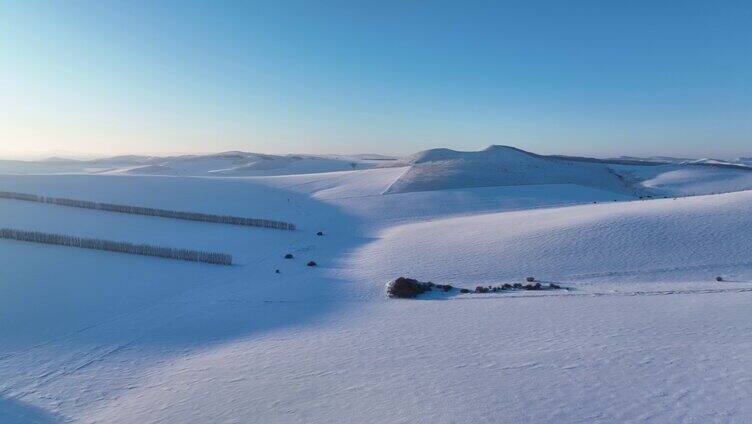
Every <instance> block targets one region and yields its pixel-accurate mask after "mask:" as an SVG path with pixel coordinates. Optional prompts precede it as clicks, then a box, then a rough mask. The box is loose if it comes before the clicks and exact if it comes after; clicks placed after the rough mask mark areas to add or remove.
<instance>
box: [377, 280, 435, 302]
mask: <svg viewBox="0 0 752 424" xmlns="http://www.w3.org/2000/svg"><path fill="white" fill-rule="evenodd" d="M429 284H430V285H429ZM431 286H433V284H432V283H424V282H421V281H418V280H415V279H412V278H405V277H399V278H397V279H396V280H394V281H392V282H390V283H389V285H388V286H387V288H386V293H387V295H388V296H389V297H394V298H399V299H412V298H414V297H416V296H418V295H419V294H422V293H425V292H427V291H431Z"/></svg>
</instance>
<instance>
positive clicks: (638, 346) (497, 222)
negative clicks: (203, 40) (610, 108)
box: [0, 149, 752, 423]
mask: <svg viewBox="0 0 752 424" xmlns="http://www.w3.org/2000/svg"><path fill="white" fill-rule="evenodd" d="M491 152H492V153H491V155H492V156H493V155H496V156H498V157H499V160H500V161H505V160H508V164H509V168H510V169H511V168H514V171H513V172H512V174H514V175H516V177H515V178H511V179H508V180H505V181H497V182H502V183H504V184H490V185H489V186H478V185H477V184H475V182H476V181H478V180H474V179H473V178H476V176H473V175H475V174H473V172H477V173H479V174H478V175H485V174H483V173H484V172H486V168H483V166H485V165H483V164H489V163H491V164H493V163H495V162H494V161H488V160H486V159H487V158H486V159H479V160H476V159H474V158H472V156H471V159H470V160H469V161H466V160H465V159H464V158H463V159H461V160H460V161H455V160H454V159H449V162H451V163H447V162H446V158H447V157H450V158H452V157H454V156H455V155H454V153H452V152H446V151H439V152H437V153H434V154H431V155H420V156H421V158H420V159H417V160H416V159H415V158H413V159H412V160H413V161H414V162H415V163H412V162H409V161H408V162H405V161H401V162H399V163H398V164H399V165H401V166H390V167H374V168H373V169H363V170H356V171H349V170H348V171H344V170H338V171H336V172H318V171H321V170H323V168H322V169H318V170H317V171H316V172H315V173H309V174H300V173H295V172H294V171H292V170H290V173H289V174H287V175H282V174H280V175H267V176H252V177H247V176H243V177H237V176H235V177H216V176H215V177H205V176H200V177H191V176H139V175H122V172H119V171H118V172H116V174H118V175H86V174H77V175H61V174H57V175H18V173H16V172H13V174H14V175H1V176H0V190H7V191H17V192H28V193H35V194H40V195H45V196H60V197H70V198H77V199H84V200H96V201H102V202H112V203H123V204H134V205H140V206H149V207H158V208H169V209H178V210H186V211H197V212H207V213H228V214H233V215H243V216H258V217H263V218H270V219H281V220H286V221H291V222H294V223H296V224H297V225H298V228H299V230H298V231H277V230H270V229H260V228H245V227H237V226H230V225H220V224H211V223H202V222H190V221H177V220H168V219H162V218H157V217H148V216H132V215H126V214H112V213H107V212H103V211H96V210H84V209H76V208H66V207H60V206H56V205H50V204H38V203H30V202H22V201H15V200H8V199H0V224H2V226H4V227H14V228H23V229H33V230H41V231H53V232H60V233H65V234H77V235H85V236H91V237H98V238H108V239H117V240H125V241H133V242H138V241H140V242H147V243H153V244H163V245H167V246H173V247H187V248H194V249H207V250H220V251H226V252H227V253H230V254H232V255H233V256H234V257H235V259H236V260H237V261H238V263H239V265H237V266H231V267H218V266H212V265H207V264H197V263H183V262H180V261H169V260H163V259H159V258H149V257H140V256H132V255H121V254H117V253H111V252H98V251H90V250H83V249H74V248H66V247H61V246H46V245H38V244H31V243H22V242H15V241H8V240H0V258H2V263H0V422H2V423H26V422H39V423H58V422H76V423H79V422H80V423H133V422H164V423H204V422H264V423H289V422H300V423H309V422H384V423H387V422H388V423H393V422H437V423H444V422H446V423H450V422H478V423H482V422H489V423H497V422H550V423H561V422H747V421H749V420H750V419H752V407H750V406H749V402H746V400H747V399H748V398H749V397H750V395H752V384H750V382H751V381H752V366H750V365H752V363H751V362H752V331H751V330H752V323H750V321H749V319H748V317H749V309H750V306H752V285H750V282H752V259H750V258H749V257H748V252H749V251H752V191H743V190H744V189H745V188H747V186H746V184H747V183H748V180H746V179H745V177H744V175H746V174H745V173H744V172H746V171H743V170H737V169H730V168H718V167H713V166H708V165H680V164H666V165H650V166H635V165H628V164H611V163H605V164H604V163H600V162H578V161H575V160H563V161H562V160H558V159H556V160H555V159H551V158H548V157H538V156H537V155H529V154H527V153H525V152H520V151H516V150H501V151H499V150H498V149H491ZM230 156H233V155H230ZM230 156H228V157H227V158H221V159H218V162H217V163H212V164H210V165H211V166H210V167H205V166H203V165H206V164H207V163H206V162H205V161H204V160H203V159H201V160H200V161H199V162H202V164H203V165H202V166H201V167H200V168H201V169H208V168H213V169H215V170H216V169H230V167H225V168H219V167H216V166H218V165H223V166H225V165H227V163H228V161H232V160H235V159H231V158H229V157H230ZM372 158H373V159H374V160H377V159H376V157H375V156H373V157H372ZM505 158H506V159H505ZM143 160H152V159H150V158H146V159H144V158H131V161H130V162H131V163H129V164H128V165H129V166H133V163H132V162H133V161H143ZM220 162H222V163H220ZM389 162H390V164H391V161H389ZM439 162H441V163H443V165H441V166H438V167H434V165H431V167H432V168H431V173H432V174H431V175H433V177H431V178H429V177H428V174H424V173H423V171H424V169H418V168H416V164H421V163H432V164H436V163H439ZM301 163H302V162H301ZM317 163H323V162H317ZM469 163H472V165H473V166H476V165H479V164H480V165H483V166H481V167H476V168H473V167H472V166H466V165H468V164H469ZM505 163H506V162H505ZM155 164H156V163H155ZM155 164H152V165H155ZM91 165H92V164H90V163H89V164H87V165H86V166H91ZM215 165H216V166H215ZM444 165H447V167H448V168H447V167H445V166H444ZM50 166H51V167H52V166H58V165H50ZM124 166H125V165H124ZM237 166H244V165H243V164H240V165H237ZM327 166H328V165H327ZM489 166H490V165H489ZM494 166H495V165H494ZM538 166H543V168H537V167H538ZM455 167H458V168H456V169H459V171H457V172H455V170H454V169H455ZM605 167H608V169H610V171H609V170H604V169H605ZM197 169H198V168H197ZM275 169H277V170H279V169H278V168H275ZM447 169H450V170H449V171H448V170H447ZM473 169H475V170H476V171H473ZM488 169H490V168H488ZM526 170H527V171H526ZM585 170H590V171H592V173H591V174H590V178H589V179H587V180H585V179H584V178H585V176H586V175H587V172H590V171H587V172H586V171H585ZM418 171H420V172H419V173H418V174H416V172H418ZM434 171H436V172H434ZM570 171H571V172H570ZM61 172H63V173H67V172H69V171H68V170H65V171H61ZM72 172H76V171H72ZM201 172H204V171H201ZM207 172H208V171H207ZM275 172H277V171H275ZM280 172H282V171H280ZM601 172H603V173H601ZM533 173H539V174H540V175H543V177H541V176H540V175H535V176H534V175H528V174H533ZM614 173H615V174H618V175H621V176H622V177H623V178H624V180H621V179H620V178H617V180H618V184H621V186H619V185H618V184H617V182H615V181H616V180H611V179H610V178H611V177H608V175H610V176H613V175H614ZM419 174H420V175H419ZM202 175H203V174H202ZM467 175H471V176H473V178H465V176H467ZM577 176H581V177H582V178H583V179H582V180H579V179H575V177H577ZM601 176H604V178H605V180H604V179H601ZM517 177H519V178H517ZM577 178H580V177H577ZM431 181H433V183H431ZM604 181H605V182H604ZM417 182H420V184H421V185H411V184H413V183H416V184H417ZM575 182H580V184H575ZM625 182H626V183H625ZM612 183H613V184H616V185H613V184H612ZM625 184H626V185H625ZM419 186H420V187H423V188H428V189H427V190H420V191H414V189H415V188H417V187H419ZM624 187H628V188H629V189H628V190H625V189H623V188H624ZM641 190H645V191H644V192H643V191H641ZM707 191H712V192H716V191H718V192H721V191H726V192H727V193H723V194H712V195H698V196H692V197H679V198H677V199H673V198H668V199H650V200H648V199H644V200H640V199H639V198H638V197H637V195H638V194H640V193H653V194H655V195H658V193H663V194H665V195H669V194H681V193H685V194H699V193H700V192H707ZM320 230H321V231H323V232H324V236H317V235H316V234H315V233H316V232H317V231H320ZM286 253H293V254H294V255H295V259H293V260H287V259H284V258H283V256H284V254H286ZM308 260H315V261H316V262H317V263H318V264H319V266H318V267H315V268H311V267H306V266H305V262H307V261H308ZM276 269H279V270H280V273H279V274H276V273H275V272H274V271H275V270H276ZM403 275H404V276H408V277H413V278H419V279H421V280H431V281H433V282H435V283H452V284H454V285H456V286H461V287H468V288H474V287H475V286H476V285H480V284H499V283H503V282H520V281H522V280H523V279H524V278H525V277H526V276H529V275H532V276H535V277H537V278H538V279H540V280H542V281H544V282H545V281H555V282H558V283H561V284H562V285H565V286H566V287H568V288H570V290H567V291H547V292H540V293H536V292H515V293H504V294H498V293H497V294H494V293H489V294H483V295H476V294H466V295H459V294H458V293H457V292H456V291H455V292H451V293H448V294H444V293H442V294H439V293H434V294H432V295H430V296H423V297H422V298H419V299H417V300H395V299H387V298H385V296H384V292H383V289H384V286H385V284H386V283H387V282H388V281H389V280H391V279H394V278H396V277H398V276H403ZM718 275H720V276H723V277H724V280H725V281H723V282H721V283H718V282H715V277H716V276H718Z"/></svg>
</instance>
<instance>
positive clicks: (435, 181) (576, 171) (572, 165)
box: [386, 146, 752, 196]
mask: <svg viewBox="0 0 752 424" xmlns="http://www.w3.org/2000/svg"><path fill="white" fill-rule="evenodd" d="M400 163H401V164H403V165H406V166H408V167H409V169H408V170H407V171H406V172H405V173H404V175H402V176H401V177H400V178H399V179H398V180H396V181H395V182H394V184H392V186H391V187H389V189H388V190H387V191H386V192H387V193H406V192H415V191H430V190H445V189H457V188H469V187H489V186H520V185H536V184H577V185H580V186H584V187H592V188H596V189H600V190H607V191H611V192H614V193H619V194H627V195H634V196H685V195H697V194H709V193H719V192H727V191H737V190H747V189H750V188H752V168H747V167H742V166H733V165H729V164H726V163H713V162H708V161H699V162H687V163H680V164H674V163H662V162H641V161H634V160H623V159H620V160H616V159H611V160H601V159H591V158H578V157H567V156H541V155H536V154H533V153H530V152H526V151H523V150H520V149H516V148H513V147H508V146H491V147H489V148H487V149H485V150H482V151H478V152H458V151H454V150H449V149H433V150H427V151H424V152H420V153H417V154H415V155H413V156H411V157H409V158H406V159H404V160H402V161H400ZM678 180H680V181H678Z"/></svg>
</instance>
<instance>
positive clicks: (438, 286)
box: [428, 283, 454, 292]
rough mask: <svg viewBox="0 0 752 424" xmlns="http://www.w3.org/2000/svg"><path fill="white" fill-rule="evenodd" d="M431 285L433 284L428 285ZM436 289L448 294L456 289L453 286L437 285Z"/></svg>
mask: <svg viewBox="0 0 752 424" xmlns="http://www.w3.org/2000/svg"><path fill="white" fill-rule="evenodd" d="M428 284H431V283H428ZM436 288H437V289H439V290H444V291H445V292H448V291H449V290H452V289H453V288H454V287H452V285H451V284H436Z"/></svg>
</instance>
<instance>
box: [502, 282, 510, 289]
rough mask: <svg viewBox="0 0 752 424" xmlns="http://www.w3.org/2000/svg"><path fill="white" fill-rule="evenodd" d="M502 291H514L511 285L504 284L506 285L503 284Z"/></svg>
mask: <svg viewBox="0 0 752 424" xmlns="http://www.w3.org/2000/svg"><path fill="white" fill-rule="evenodd" d="M501 289H502V290H511V289H512V285H511V284H509V283H504V284H502V286H501Z"/></svg>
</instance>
